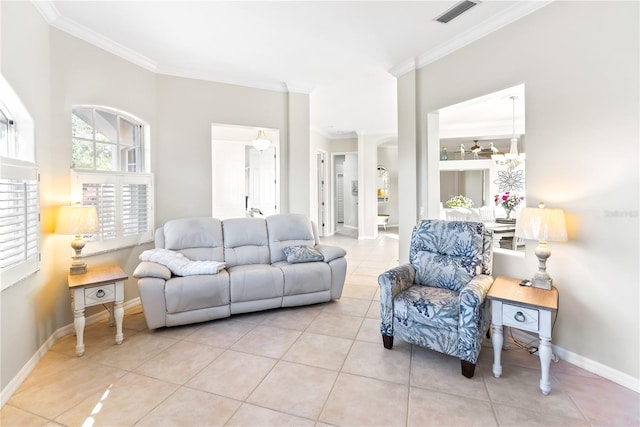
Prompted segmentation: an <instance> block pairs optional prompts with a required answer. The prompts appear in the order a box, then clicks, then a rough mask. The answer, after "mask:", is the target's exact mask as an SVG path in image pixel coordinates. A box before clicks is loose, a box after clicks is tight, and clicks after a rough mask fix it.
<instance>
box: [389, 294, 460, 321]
mask: <svg viewBox="0 0 640 427" xmlns="http://www.w3.org/2000/svg"><path fill="white" fill-rule="evenodd" d="M459 298H460V294H459V292H456V291H452V290H450V289H443V288H434V287H431V286H422V285H413V286H411V287H410V288H409V289H407V290H405V291H403V292H400V293H399V294H398V295H397V296H396V297H395V298H394V300H393V317H394V321H396V322H399V323H400V324H402V325H405V326H406V325H409V324H417V325H426V326H429V327H431V328H438V329H443V330H447V331H452V332H456V331H457V330H458V320H459V318H460V303H459Z"/></svg>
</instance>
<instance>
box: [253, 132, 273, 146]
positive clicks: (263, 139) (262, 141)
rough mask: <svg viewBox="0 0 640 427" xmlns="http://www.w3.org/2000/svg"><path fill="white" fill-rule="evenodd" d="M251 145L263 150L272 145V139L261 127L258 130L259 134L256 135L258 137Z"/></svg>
mask: <svg viewBox="0 0 640 427" xmlns="http://www.w3.org/2000/svg"><path fill="white" fill-rule="evenodd" d="M251 145H253V148H255V149H256V150H259V151H263V150H266V149H267V148H269V146H270V145H271V141H270V140H269V139H268V138H267V136H266V135H265V134H264V131H263V130H262V129H260V130H259V131H258V136H256V139H254V140H253V141H251Z"/></svg>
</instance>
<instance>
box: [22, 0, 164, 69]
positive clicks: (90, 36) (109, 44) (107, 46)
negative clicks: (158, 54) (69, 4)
mask: <svg viewBox="0 0 640 427" xmlns="http://www.w3.org/2000/svg"><path fill="white" fill-rule="evenodd" d="M33 4H34V5H35V6H36V8H37V9H38V10H39V11H40V13H41V14H42V16H44V18H45V20H46V21H47V23H48V24H49V25H51V26H52V27H55V28H57V29H59V30H61V31H64V32H65V33H68V34H71V35H72V36H74V37H77V38H79V39H80V40H84V41H86V42H87V43H90V44H92V45H94V46H97V47H99V48H101V49H103V50H106V51H107V52H109V53H112V54H114V55H116V56H119V57H121V58H123V59H125V60H127V61H129V62H131V63H133V64H136V65H138V66H140V67H142V68H145V69H147V70H149V71H153V72H155V71H156V69H157V64H156V62H155V61H153V60H151V59H149V58H147V57H146V56H144V55H141V54H140V53H138V52H136V51H134V50H133V49H129V48H128V47H126V46H123V45H121V44H120V43H117V42H115V41H113V40H111V39H110V38H108V37H104V36H103V35H101V34H98V33H96V32H95V31H93V30H91V29H89V28H87V27H85V26H83V25H81V24H79V23H77V22H76V21H74V20H72V19H69V18H66V17H64V16H62V15H60V12H59V11H58V9H57V8H56V7H55V5H54V4H53V2H52V1H50V0H38V1H33Z"/></svg>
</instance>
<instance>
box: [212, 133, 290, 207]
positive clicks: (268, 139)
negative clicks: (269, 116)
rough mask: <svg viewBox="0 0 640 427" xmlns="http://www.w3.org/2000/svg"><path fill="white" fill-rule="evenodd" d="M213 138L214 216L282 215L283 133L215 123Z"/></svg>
mask: <svg viewBox="0 0 640 427" xmlns="http://www.w3.org/2000/svg"><path fill="white" fill-rule="evenodd" d="M260 131H262V132H263V134H261V136H260V138H258V133H259V132H260ZM211 135H212V136H211V166H212V167H211V180H212V186H211V188H212V216H214V217H215V218H219V219H225V218H238V217H243V216H268V215H273V214H276V213H279V212H280V131H279V130H278V129H268V128H258V127H252V126H235V125H225V124H214V125H212V127H211ZM257 139H260V140H261V141H259V142H258V141H256V140H257Z"/></svg>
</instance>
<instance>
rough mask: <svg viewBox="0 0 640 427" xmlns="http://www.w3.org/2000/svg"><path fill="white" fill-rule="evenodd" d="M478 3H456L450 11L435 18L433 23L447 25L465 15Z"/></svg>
mask: <svg viewBox="0 0 640 427" xmlns="http://www.w3.org/2000/svg"><path fill="white" fill-rule="evenodd" d="M478 3H479V1H471V0H462V1H461V2H458V3H456V4H455V5H454V6H453V7H452V8H451V9H449V10H447V11H446V12H445V13H443V14H442V15H440V16H438V17H437V18H435V19H434V21H438V22H442V23H443V24H447V23H448V22H449V21H451V20H452V19H454V18H457V17H458V16H460V15H462V14H463V13H465V12H466V11H467V10H469V9H471V8H472V7H473V6H475V5H477V4H478Z"/></svg>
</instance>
